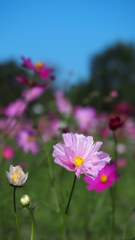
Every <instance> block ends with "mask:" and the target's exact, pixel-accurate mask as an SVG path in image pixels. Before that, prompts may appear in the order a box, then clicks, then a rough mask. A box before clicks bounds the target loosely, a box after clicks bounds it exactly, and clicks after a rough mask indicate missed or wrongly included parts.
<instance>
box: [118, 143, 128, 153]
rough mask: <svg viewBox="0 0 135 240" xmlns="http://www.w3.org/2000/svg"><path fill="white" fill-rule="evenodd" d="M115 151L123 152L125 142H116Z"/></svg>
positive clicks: (124, 150)
mask: <svg viewBox="0 0 135 240" xmlns="http://www.w3.org/2000/svg"><path fill="white" fill-rule="evenodd" d="M117 152H118V153H121V154H123V153H125V152H126V146H125V144H123V143H118V144H117Z"/></svg>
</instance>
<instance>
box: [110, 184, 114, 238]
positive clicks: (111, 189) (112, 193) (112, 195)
mask: <svg viewBox="0 0 135 240" xmlns="http://www.w3.org/2000/svg"><path fill="white" fill-rule="evenodd" d="M113 190H115V189H113V188H112V187H110V194H111V200H112V235H111V239H112V240H114V239H115V196H114V192H113Z"/></svg>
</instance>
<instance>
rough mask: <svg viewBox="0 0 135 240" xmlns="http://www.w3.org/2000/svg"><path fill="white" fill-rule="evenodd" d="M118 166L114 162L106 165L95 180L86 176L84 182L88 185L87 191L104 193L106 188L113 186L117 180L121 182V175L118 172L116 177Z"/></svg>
mask: <svg viewBox="0 0 135 240" xmlns="http://www.w3.org/2000/svg"><path fill="white" fill-rule="evenodd" d="M115 174H116V164H115V162H114V161H112V162H111V164H106V165H105V167H104V168H103V169H102V170H101V171H99V173H98V176H97V178H95V179H94V180H93V179H91V178H89V177H87V176H85V177H84V181H85V182H86V183H87V184H88V186H87V189H88V190H89V191H90V190H94V189H95V190H96V192H102V191H104V190H105V189H106V188H109V187H111V186H112V185H113V183H114V182H115V179H116V180H119V178H120V175H119V173H118V172H117V174H116V176H115Z"/></svg>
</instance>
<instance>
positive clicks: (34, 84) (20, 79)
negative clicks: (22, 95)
mask: <svg viewBox="0 0 135 240" xmlns="http://www.w3.org/2000/svg"><path fill="white" fill-rule="evenodd" d="M16 80H17V81H18V82H20V83H22V84H25V85H28V86H30V87H41V88H46V83H45V84H42V83H38V82H35V81H33V80H28V79H27V78H26V77H25V76H24V75H23V74H21V75H20V76H16Z"/></svg>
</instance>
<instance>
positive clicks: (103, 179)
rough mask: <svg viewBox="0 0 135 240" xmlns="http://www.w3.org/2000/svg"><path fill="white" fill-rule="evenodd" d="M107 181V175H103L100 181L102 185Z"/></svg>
mask: <svg viewBox="0 0 135 240" xmlns="http://www.w3.org/2000/svg"><path fill="white" fill-rule="evenodd" d="M107 180H108V177H107V176H106V175H105V174H103V175H101V177H100V181H101V182H102V183H106V182H107Z"/></svg>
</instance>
